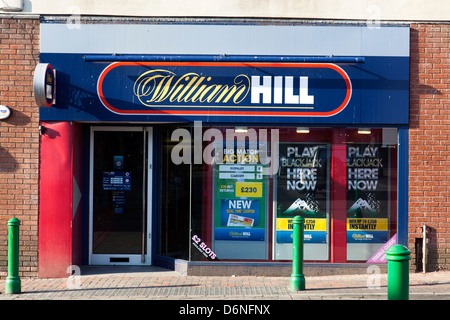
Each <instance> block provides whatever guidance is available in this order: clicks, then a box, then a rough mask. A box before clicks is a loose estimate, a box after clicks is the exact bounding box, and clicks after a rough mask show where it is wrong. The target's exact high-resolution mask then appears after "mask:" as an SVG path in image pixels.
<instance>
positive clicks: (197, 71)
mask: <svg viewBox="0 0 450 320" xmlns="http://www.w3.org/2000/svg"><path fill="white" fill-rule="evenodd" d="M97 94H98V97H99V99H100V101H101V102H102V104H103V105H104V106H105V107H106V108H107V109H108V110H109V111H111V112H113V113H115V114H118V115H199V116H202V115H215V116H239V115H245V116H289V117H297V116H298V117H301V116H308V117H330V116H334V115H336V114H338V113H339V112H341V111H342V110H344V109H345V107H346V106H347V105H348V103H349V102H350V99H351V96H352V84H351V80H350V78H349V76H348V75H347V73H346V72H345V71H344V70H343V69H342V68H341V67H339V66H337V65H335V64H328V63H224V62H217V63H216V62H208V63H207V62H151V63H150V62H149V63H147V62H117V63H112V64H110V65H108V66H107V67H106V68H105V69H104V70H103V71H102V72H101V74H100V76H99V79H98V83H97Z"/></svg>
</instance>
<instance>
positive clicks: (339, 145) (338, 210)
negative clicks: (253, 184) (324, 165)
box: [331, 129, 347, 263]
mask: <svg viewBox="0 0 450 320" xmlns="http://www.w3.org/2000/svg"><path fill="white" fill-rule="evenodd" d="M346 140H347V139H346V135H345V129H335V130H334V132H333V146H332V152H331V153H332V154H331V157H332V160H331V161H332V165H331V181H332V183H331V262H333V263H344V262H346V260H347V145H346Z"/></svg>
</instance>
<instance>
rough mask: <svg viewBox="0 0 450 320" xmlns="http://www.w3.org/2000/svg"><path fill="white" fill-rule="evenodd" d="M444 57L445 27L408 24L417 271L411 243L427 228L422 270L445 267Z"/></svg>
mask: <svg viewBox="0 0 450 320" xmlns="http://www.w3.org/2000/svg"><path fill="white" fill-rule="evenodd" d="M449 56H450V25H448V24H441V25H440V24H430V25H426V24H417V25H411V57H410V58H411V60H410V62H411V63H410V65H411V71H410V120H411V122H410V136H409V138H410V143H409V148H410V151H409V156H410V159H409V166H410V167H409V174H410V175H409V245H408V246H409V248H410V250H412V252H413V255H412V263H411V265H412V267H414V268H417V269H421V266H416V265H415V257H416V252H415V242H416V241H421V240H417V239H422V226H423V225H424V224H425V225H426V226H428V227H430V229H429V231H430V232H429V236H430V237H429V239H428V244H427V246H428V256H429V259H428V267H427V271H428V270H429V271H433V270H439V269H447V270H448V269H450V203H449V201H450V170H449V168H450V159H449V155H450V139H449V138H450V137H449V135H450V109H449V103H450V57H449ZM419 252H420V251H419ZM419 252H418V254H419Z"/></svg>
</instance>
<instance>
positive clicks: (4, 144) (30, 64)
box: [0, 18, 39, 278]
mask: <svg viewBox="0 0 450 320" xmlns="http://www.w3.org/2000/svg"><path fill="white" fill-rule="evenodd" d="M38 61H39V20H34V19H8V18H0V104H1V105H6V106H8V107H9V109H10V110H11V116H10V117H9V118H8V119H6V120H0V186H1V187H0V278H4V277H6V275H7V262H8V260H7V254H8V246H7V237H8V236H7V221H8V220H9V219H10V218H12V217H17V218H18V219H19V220H20V221H21V226H20V234H19V239H20V262H19V273H20V276H36V274H37V252H38V248H37V243H38V242H37V241H38V232H37V231H38V171H39V131H38V126H39V122H38V119H39V114H38V113H39V110H38V108H37V106H36V103H35V101H34V96H33V71H34V68H35V66H36V64H37V63H38Z"/></svg>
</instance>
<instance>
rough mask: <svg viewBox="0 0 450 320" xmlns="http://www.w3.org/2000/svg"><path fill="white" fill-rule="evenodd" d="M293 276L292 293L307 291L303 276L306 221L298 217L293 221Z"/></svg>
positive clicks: (291, 282)
mask: <svg viewBox="0 0 450 320" xmlns="http://www.w3.org/2000/svg"><path fill="white" fill-rule="evenodd" d="M292 224H293V230H294V232H293V239H292V244H293V245H292V248H293V252H292V274H291V281H290V287H291V290H292V291H300V290H305V277H304V275H303V233H304V230H303V228H304V224H305V219H303V218H302V217H300V216H296V217H294V218H293V219H292Z"/></svg>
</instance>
